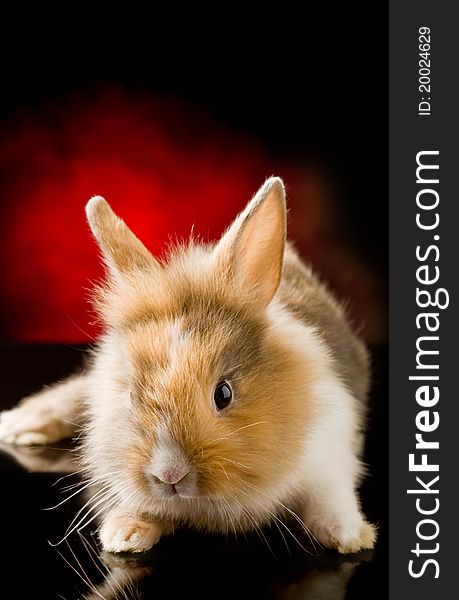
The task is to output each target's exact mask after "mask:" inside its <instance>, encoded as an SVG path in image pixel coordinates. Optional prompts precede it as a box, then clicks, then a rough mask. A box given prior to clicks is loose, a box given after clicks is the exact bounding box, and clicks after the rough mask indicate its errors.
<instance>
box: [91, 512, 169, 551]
mask: <svg viewBox="0 0 459 600" xmlns="http://www.w3.org/2000/svg"><path fill="white" fill-rule="evenodd" d="M99 537H100V541H101V543H102V548H103V549H104V550H105V551H106V552H145V551H146V550H149V549H150V548H151V547H152V546H153V545H154V544H156V543H157V542H158V541H159V539H160V537H161V530H160V528H159V527H158V526H157V525H156V524H155V523H150V522H146V521H143V520H141V519H136V518H134V517H127V516H123V515H119V514H112V513H109V514H108V515H107V516H106V517H105V519H104V522H103V523H102V526H101V528H100V531H99Z"/></svg>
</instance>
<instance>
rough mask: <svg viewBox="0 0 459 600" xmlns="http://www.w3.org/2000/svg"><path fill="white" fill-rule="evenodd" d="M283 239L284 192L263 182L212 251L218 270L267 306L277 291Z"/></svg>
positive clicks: (274, 181) (277, 182)
mask: <svg viewBox="0 0 459 600" xmlns="http://www.w3.org/2000/svg"><path fill="white" fill-rule="evenodd" d="M285 236H286V208H285V189H284V184H283V182H282V180H281V179H280V178H279V177H271V178H269V179H267V180H266V181H265V183H264V185H262V187H261V188H260V189H259V190H258V192H257V193H256V194H255V196H254V197H253V198H252V200H251V201H250V202H249V203H248V205H247V206H246V208H245V210H244V211H242V213H241V214H240V215H239V216H238V217H237V218H236V220H235V221H234V222H233V224H232V225H231V226H230V228H229V229H228V230H227V231H226V233H224V235H223V237H222V238H221V240H220V241H219V243H218V244H217V246H216V248H215V254H216V260H217V265H218V268H219V269H222V270H223V271H224V272H225V273H227V274H228V275H229V276H230V277H236V278H238V279H239V281H240V282H241V284H242V287H243V288H246V289H247V291H248V292H249V291H250V290H252V291H253V292H254V294H255V298H256V299H257V300H259V302H261V303H262V304H263V305H264V306H267V305H268V304H269V302H271V300H272V299H273V297H274V294H275V293H276V291H277V288H278V287H279V283H280V279H281V275H282V265H283V260H284V248H285Z"/></svg>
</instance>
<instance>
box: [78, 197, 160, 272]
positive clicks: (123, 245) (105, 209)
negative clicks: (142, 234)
mask: <svg viewBox="0 0 459 600" xmlns="http://www.w3.org/2000/svg"><path fill="white" fill-rule="evenodd" d="M86 215H87V218H88V223H89V226H90V227H91V230H92V232H93V234H94V237H95V238H96V240H97V243H98V244H99V246H100V249H101V250H102V254H103V257H104V259H105V262H106V264H107V267H108V269H109V270H110V272H111V274H112V275H114V276H117V275H119V274H123V273H128V272H130V271H133V270H135V269H141V270H149V271H151V270H152V269H161V266H160V264H159V262H158V261H157V260H156V259H155V258H154V257H153V255H152V254H151V253H150V252H149V251H148V250H147V249H146V248H145V246H144V245H143V244H142V242H141V241H140V240H139V239H138V238H137V237H136V236H135V235H134V234H133V233H132V231H131V230H130V229H129V228H128V227H127V225H126V224H125V223H124V221H122V220H121V219H120V218H118V217H117V216H116V215H115V213H114V212H113V211H112V209H111V208H110V205H109V204H108V202H107V201H106V200H104V198H102V197H101V196H94V198H91V200H90V201H89V202H88V203H87V205H86Z"/></svg>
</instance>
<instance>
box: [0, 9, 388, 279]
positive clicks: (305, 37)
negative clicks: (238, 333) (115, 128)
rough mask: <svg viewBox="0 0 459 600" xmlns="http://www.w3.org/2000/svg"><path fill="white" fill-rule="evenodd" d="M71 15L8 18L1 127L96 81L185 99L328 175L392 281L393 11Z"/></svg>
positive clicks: (348, 225)
mask: <svg viewBox="0 0 459 600" xmlns="http://www.w3.org/2000/svg"><path fill="white" fill-rule="evenodd" d="M78 6H79V5H78ZM73 9H74V12H72V11H71V10H69V11H68V12H66V13H65V14H63V13H59V12H57V13H54V14H48V15H44V14H43V13H42V12H39V13H37V14H33V13H31V12H30V11H29V9H28V10H27V15H25V17H26V18H22V19H21V20H19V19H18V18H10V19H8V18H5V19H4V21H3V25H2V29H3V31H1V34H2V35H1V36H0V44H1V46H0V48H1V56H2V60H1V74H0V78H1V88H2V93H1V97H0V115H1V116H3V117H4V118H7V117H8V116H9V115H10V114H11V113H12V112H13V111H14V110H15V109H17V108H18V107H20V106H33V105H34V104H35V103H36V102H43V101H46V99H47V98H54V97H56V96H59V95H61V94H63V93H65V92H67V91H71V90H76V89H80V88H81V87H88V86H91V85H92V84H94V83H98V84H100V83H103V82H107V83H110V82H115V83H121V84H122V85H124V86H126V87H127V88H128V89H136V88H140V89H148V90H152V91H157V92H163V93H167V94H174V95H177V96H179V97H180V98H182V99H184V100H185V101H188V102H191V103H193V104H195V105H197V106H198V107H202V108H204V109H205V110H207V111H209V112H210V113H211V114H213V115H215V116H216V117H218V119H219V120H220V121H221V122H223V123H226V124H227V125H229V126H230V127H232V128H235V129H236V130H237V129H241V130H244V131H248V132H252V133H254V134H255V135H257V136H258V137H259V138H260V139H261V140H262V142H264V143H265V144H266V145H267V146H268V147H269V149H270V150H271V151H272V152H273V153H274V155H278V156H282V157H283V158H286V157H287V158H288V157H290V156H291V157H293V158H296V159H304V160H305V161H316V162H318V163H320V164H321V165H322V166H324V167H325V168H326V169H328V170H329V172H330V175H331V177H332V178H333V179H334V180H336V181H337V182H338V187H339V189H340V190H341V193H342V202H343V204H342V207H343V210H342V214H341V215H340V217H341V220H342V223H341V225H342V227H343V228H344V229H346V230H347V233H348V234H349V237H352V239H353V240H354V243H355V245H356V247H357V248H358V249H359V250H360V251H361V252H362V253H363V254H365V256H366V257H367V259H368V260H369V261H370V262H371V264H373V265H374V266H375V268H377V269H378V270H379V271H380V273H381V274H382V275H384V274H385V267H386V259H387V245H386V243H387V184H386V179H387V177H386V173H387V153H386V149H387V126H388V116H387V53H386V51H387V41H386V40H387V30H386V28H387V13H386V9H385V7H384V6H382V5H381V6H380V7H376V8H375V7H374V5H373V6H372V8H371V12H369V9H368V8H365V9H362V8H357V7H353V6H349V5H346V6H345V7H344V8H343V7H341V6H340V5H339V4H338V3H336V4H334V3H323V6H321V7H320V8H319V7H318V6H317V5H316V4H312V3H310V4H306V5H305V6H304V9H303V10H301V11H295V10H294V9H292V8H285V7H284V8H280V7H276V9H275V10H273V9H267V8H266V9H263V10H261V9H260V10H259V13H258V14H255V11H253V13H251V11H250V10H249V8H248V6H246V7H245V8H244V10H242V9H240V8H239V9H238V8H236V5H235V4H233V3H232V4H228V5H224V4H223V5H219V9H218V11H217V10H216V9H214V10H213V11H212V10H210V9H209V12H207V11H205V12H201V13H199V12H196V10H195V9H193V10H192V11H190V12H189V13H188V14H186V13H185V12H184V10H183V8H181V7H178V6H177V7H176V9H173V10H171V11H170V12H169V13H166V11H164V9H162V8H161V9H160V8H159V7H158V5H156V4H153V5H152V6H151V10H150V11H148V12H137V11H136V10H135V9H132V10H129V11H128V12H127V13H126V14H124V13H120V14H115V15H114V14H113V9H110V11H108V10H107V13H106V14H104V15H102V14H101V13H95V12H94V8H93V9H92V10H91V11H88V12H83V11H82V10H81V9H79V8H78V10H77V5H74V6H73ZM23 17H24V16H23Z"/></svg>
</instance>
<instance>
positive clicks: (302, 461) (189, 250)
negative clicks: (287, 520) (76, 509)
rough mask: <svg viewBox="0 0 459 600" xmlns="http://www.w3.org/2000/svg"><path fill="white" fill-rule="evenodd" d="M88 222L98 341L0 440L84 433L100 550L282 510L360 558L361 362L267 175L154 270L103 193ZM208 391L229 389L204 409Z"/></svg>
mask: <svg viewBox="0 0 459 600" xmlns="http://www.w3.org/2000/svg"><path fill="white" fill-rule="evenodd" d="M87 215H88V221H89V224H90V227H91V229H92V231H93V234H94V236H95V238H96V240H97V242H98V244H99V246H100V248H101V250H102V254H103V257H104V260H105V263H106V265H107V270H108V277H107V282H106V283H105V284H104V285H103V286H101V287H100V288H99V289H98V290H97V292H96V296H95V298H96V299H95V303H96V307H97V309H98V312H99V314H100V316H101V319H102V321H103V323H104V325H105V333H104V335H103V336H102V339H101V340H100V343H99V344H98V347H97V350H96V351H95V352H94V356H93V359H92V363H91V365H90V366H89V368H88V370H87V371H86V372H85V373H83V374H82V375H78V376H74V377H73V378H71V379H69V380H67V381H64V382H63V383H59V384H56V385H55V386H54V387H52V388H50V389H47V390H45V391H43V392H40V393H38V394H36V395H34V396H32V397H29V398H26V399H25V400H23V401H22V402H21V404H20V405H19V406H18V407H17V408H15V409H13V410H10V411H6V412H4V413H2V416H1V422H0V440H3V441H4V442H6V443H12V444H24V445H27V444H48V443H50V442H55V441H56V440H59V439H62V438H65V437H69V436H72V435H73V434H74V433H75V432H76V427H77V426H79V427H81V428H82V429H83V437H82V439H83V441H82V457H83V458H82V460H83V464H84V467H85V468H87V470H88V471H89V473H90V480H91V481H93V482H94V483H95V485H96V486H97V487H96V489H97V490H98V491H97V495H96V499H95V500H96V501H97V503H96V502H95V504H96V506H97V508H96V509H95V510H97V511H99V512H100V513H101V526H100V531H99V533H100V539H101V542H102V546H103V548H104V549H105V550H108V551H113V552H119V551H133V552H140V551H143V550H146V549H148V548H150V547H151V546H152V545H153V544H155V543H156V542H157V541H158V540H159V538H160V537H161V536H162V535H165V534H167V533H170V532H171V531H173V529H174V528H175V527H178V526H190V527H195V528H199V529H203V530H205V531H218V532H226V531H228V530H234V531H242V530H249V529H253V528H255V527H259V526H260V525H263V524H264V523H267V522H270V521H272V520H276V519H278V518H279V516H283V515H286V514H289V513H292V512H293V511H295V514H298V515H299V517H300V519H301V521H302V522H304V524H305V525H304V526H305V527H306V528H307V529H308V530H309V531H310V532H312V534H313V535H314V536H315V537H316V538H317V539H318V540H319V541H320V542H321V543H322V544H323V545H325V546H327V547H330V548H336V549H337V550H339V551H340V552H357V551H359V550H361V549H363V548H371V547H372V546H373V544H374V540H375V530H374V527H373V526H372V525H370V524H369V523H367V522H366V521H365V519H364V517H363V515H362V513H361V510H360V506H359V500H358V498H357V493H356V489H357V486H358V483H359V481H360V478H361V475H362V467H361V464H360V462H359V455H360V453H361V447H362V429H363V424H364V423H363V421H364V413H365V408H364V407H365V401H366V396H367V393H368V387H369V361H368V355H367V351H366V349H365V347H364V345H363V344H362V342H361V341H360V340H359V339H358V338H357V336H356V335H355V333H354V332H353V331H352V329H351V327H350V325H349V323H348V321H347V320H346V316H345V314H344V311H343V309H342V308H341V307H340V305H339V304H338V303H337V302H336V300H335V299H334V298H333V297H332V296H331V294H330V293H329V291H327V289H326V288H325V287H324V285H322V284H321V283H320V282H319V281H318V279H317V278H316V277H315V276H314V275H313V273H312V272H311V270H310V269H309V268H308V267H307V266H305V265H304V264H303V263H302V262H301V260H300V259H299V257H298V255H297V253H296V252H295V250H294V249H293V248H292V246H291V245H290V244H288V243H286V241H285V237H286V233H285V231H286V209H285V192H284V186H283V184H282V181H281V180H280V179H278V178H270V179H268V180H267V181H266V182H265V184H264V185H263V186H262V187H261V188H260V190H259V191H258V192H257V194H256V195H255V196H254V198H253V199H252V200H251V201H250V202H249V204H248V205H247V207H246V209H245V210H244V211H243V212H242V213H241V214H240V215H239V216H238V217H237V218H236V220H235V221H234V223H233V224H232V225H231V227H230V228H229V229H228V230H227V231H226V232H225V234H224V235H223V236H222V238H221V239H220V241H219V242H218V243H216V244H215V245H203V244H196V243H194V242H190V243H189V245H187V246H182V247H178V248H175V249H173V250H171V252H170V254H169V256H168V257H167V259H166V260H164V261H163V262H162V263H161V262H159V261H158V260H156V259H155V258H154V257H153V256H152V255H151V254H150V252H149V251H148V250H147V249H146V248H145V247H144V246H143V244H142V243H141V242H140V241H139V240H138V239H137V238H136V237H135V236H134V234H133V233H132V232H131V231H130V230H129V229H128V228H127V226H126V225H125V224H124V222H123V221H121V220H120V219H118V218H117V217H116V216H115V215H114V213H113V212H112V210H111V208H110V207H109V205H108V204H107V203H106V201H105V200H104V199H103V198H101V197H95V198H92V199H91V200H90V201H89V203H88V205H87ZM220 381H226V382H228V384H229V386H231V389H232V394H233V396H232V401H231V403H230V404H229V405H228V406H227V407H226V408H224V409H223V410H220V411H219V410H217V408H216V405H215V403H214V390H215V387H216V386H217V384H218V383H219V382H220Z"/></svg>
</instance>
